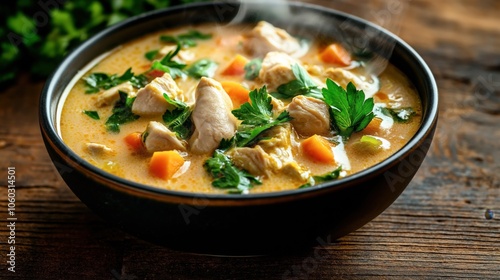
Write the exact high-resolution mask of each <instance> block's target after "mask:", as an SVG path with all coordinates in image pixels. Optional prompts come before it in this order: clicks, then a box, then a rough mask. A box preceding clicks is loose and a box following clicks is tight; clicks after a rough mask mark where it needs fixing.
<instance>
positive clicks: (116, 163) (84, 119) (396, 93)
mask: <svg viewBox="0 0 500 280" xmlns="http://www.w3.org/2000/svg"><path fill="white" fill-rule="evenodd" d="M252 28H253V26H248V25H246V26H240V25H236V26H216V25H201V26H193V27H184V28H179V29H173V30H164V31H161V32H156V33H152V34H148V35H145V36H143V37H142V38H139V39H136V40H133V41H131V42H124V44H123V45H122V46H121V47H120V48H118V49H116V50H115V51H113V52H112V53H110V54H109V55H108V56H107V57H105V58H104V59H103V60H102V61H99V62H98V64H97V65H95V66H94V67H93V68H92V69H91V70H90V71H89V72H88V73H86V74H84V76H85V75H88V74H90V73H94V72H104V73H109V74H118V75H121V74H122V73H124V72H125V70H126V69H128V68H129V67H132V71H133V72H134V73H136V74H137V73H143V72H145V71H147V70H148V69H149V68H150V66H151V61H149V60H148V59H146V58H145V56H144V54H145V53H146V52H148V51H151V50H155V49H160V48H162V47H164V46H165V45H166V44H165V43H162V42H160V40H159V36H160V35H165V34H168V35H175V34H180V33H183V32H186V31H187V30H193V29H196V30H198V31H200V32H202V33H209V34H212V35H213V37H212V39H209V40H199V41H196V43H197V46H196V47H192V48H189V49H186V50H187V51H189V52H190V53H192V55H193V56H194V57H193V58H192V61H196V60H198V59H202V58H210V59H212V60H214V61H216V62H217V63H218V69H217V71H216V73H215V76H214V77H213V78H214V79H215V80H217V81H236V82H239V83H241V84H243V85H244V86H245V87H247V88H249V89H255V88H260V87H261V86H262V85H263V84H262V83H259V81H258V80H257V81H248V80H245V78H244V76H243V75H239V76H226V75H222V74H221V72H222V71H223V70H224V69H225V68H226V66H227V65H228V64H229V63H230V62H231V60H232V59H233V58H234V57H235V56H236V55H237V54H241V55H244V56H245V57H247V58H249V59H251V58H252V56H251V55H249V54H247V53H246V52H245V51H244V50H243V48H242V47H241V44H240V40H241V34H242V33H244V32H247V31H248V30H250V29H252ZM323 47H324V44H322V43H319V42H311V44H310V45H309V49H308V52H307V53H306V54H305V55H304V56H302V57H300V58H299V61H300V63H301V64H302V65H303V66H314V65H316V66H319V67H320V69H325V68H327V67H332V65H328V64H326V63H324V62H322V61H321V60H320V59H319V56H318V54H319V53H320V52H321V49H322V48H323ZM308 69H309V68H308ZM363 71H364V69H363V67H362V66H358V67H356V68H355V69H352V72H353V73H363ZM311 72H313V73H311ZM309 73H310V75H311V76H312V77H313V78H317V79H323V78H324V77H322V76H321V75H320V76H317V75H316V76H315V73H314V71H309ZM378 78H379V81H380V89H379V92H383V93H385V94H387V96H388V97H389V101H388V104H389V105H391V106H397V107H411V108H413V110H414V111H415V112H416V114H415V116H414V117H413V118H412V119H411V120H410V121H409V122H407V123H397V122H394V124H393V125H392V127H391V128H390V129H381V130H379V131H377V132H375V133H372V135H374V136H377V137H381V138H383V139H385V140H387V141H388V142H389V143H390V148H388V149H382V150H377V151H368V150H366V149H362V148H360V147H359V145H358V144H359V143H358V142H359V139H360V138H361V136H363V135H364V134H366V133H365V132H364V131H361V132H357V133H354V134H353V135H352V136H351V137H350V138H349V140H348V141H347V142H346V143H345V156H346V157H347V158H348V161H349V165H350V169H349V166H347V168H346V166H345V165H343V167H344V171H343V173H342V176H349V175H350V174H353V173H356V172H358V171H360V170H363V169H366V168H368V167H370V166H373V165H375V164H377V163H379V162H380V161H382V160H384V159H386V158H387V157H389V156H390V155H391V154H393V153H395V152H396V151H398V150H399V149H401V148H402V147H403V146H404V145H405V144H406V143H407V142H408V141H409V139H411V137H412V136H413V135H414V134H415V132H416V131H417V129H418V127H419V125H420V119H421V102H420V100H419V97H418V95H417V93H416V92H415V90H414V89H413V87H412V86H411V84H410V82H409V81H408V79H407V78H406V77H405V76H404V75H403V74H402V73H400V72H399V71H398V70H397V69H396V68H395V67H394V66H392V65H388V67H387V68H386V69H385V70H384V72H383V73H382V74H380V75H379V76H378ZM197 82H198V80H197V79H194V78H187V79H186V80H185V81H178V83H177V84H178V86H179V88H180V89H181V90H183V91H184V92H193V90H194V88H195V87H196V85H197ZM323 82H324V79H323ZM85 90H86V87H85V83H84V81H83V80H81V79H80V80H79V81H78V82H77V83H76V84H75V86H74V87H73V88H72V89H71V91H70V93H69V95H68V96H67V99H66V100H65V103H64V107H63V109H62V114H61V119H60V129H61V134H62V138H63V140H64V142H65V143H66V144H67V145H68V146H69V147H70V148H71V149H72V150H73V151H74V152H76V153H77V154H78V155H80V156H81V157H82V158H83V159H85V160H86V161H88V162H90V163H91V164H93V165H95V166H97V167H99V168H102V169H103V170H105V171H107V172H109V173H112V174H115V175H117V176H120V177H123V178H125V179H128V180H131V181H135V182H139V183H142V184H146V185H151V186H155V187H158V188H164V189H169V190H179V191H188V192H199V193H224V192H225V190H221V189H217V188H215V187H213V186H212V185H211V182H212V180H213V178H212V177H211V176H210V175H209V174H208V173H207V171H206V170H205V169H204V167H203V164H204V162H205V161H206V160H207V159H208V158H209V157H211V154H204V155H194V154H191V153H189V150H188V152H183V153H182V155H183V156H184V158H185V160H186V164H185V165H184V166H183V167H182V168H181V170H180V171H179V172H177V173H176V175H175V176H174V178H172V179H169V180H164V179H159V178H156V177H154V176H152V175H151V174H150V173H149V171H148V165H149V160H150V158H151V154H150V153H134V152H132V151H131V150H130V149H129V147H128V146H127V145H126V143H125V141H124V137H125V136H126V135H127V134H129V133H132V132H143V131H144V130H145V128H146V126H147V125H148V123H149V122H150V121H153V120H154V121H159V122H162V118H161V116H157V117H141V118H139V119H138V120H136V121H133V122H130V123H127V124H124V125H121V126H120V129H121V131H120V133H111V132H109V131H107V130H106V126H105V121H106V119H107V117H108V116H110V115H111V110H112V108H113V106H112V105H111V106H107V107H103V108H96V106H95V102H96V101H95V100H96V96H97V94H85ZM188 101H193V102H194V100H192V99H191V100H188ZM377 101H378V100H377V98H375V102H377ZM285 103H286V102H285ZM83 110H95V111H97V112H98V113H99V115H100V118H101V119H100V120H94V119H92V118H90V117H88V116H87V115H85V114H83V113H82V111H83ZM292 138H293V141H292V143H295V145H293V147H292V150H293V151H294V158H295V160H296V161H297V163H299V165H301V166H304V167H306V168H307V169H308V170H309V171H310V173H311V174H312V175H321V174H324V173H327V172H330V171H332V170H334V169H336V168H337V167H338V166H339V165H340V163H339V162H336V163H335V164H321V163H315V162H313V161H311V160H309V159H307V157H305V156H304V155H303V153H302V152H301V151H300V149H299V148H298V145H299V143H300V142H301V141H303V139H304V138H303V137H299V136H297V135H296V134H295V133H292ZM85 143H99V144H103V145H106V146H107V147H109V148H110V149H112V150H113V153H112V154H111V155H108V156H106V157H99V156H92V155H91V154H89V153H87V152H86V150H85ZM337 152H338V151H337V150H335V149H334V154H335V158H336V159H337V158H338V157H339V158H340V157H342V155H339V154H338V153H337ZM260 179H261V181H262V185H256V186H255V187H253V188H252V189H251V190H250V192H251V193H261V192H274V191H282V190H290V189H297V188H298V187H299V186H301V185H302V184H304V182H303V181H300V180H296V179H294V178H292V177H290V176H287V175H286V174H273V175H272V176H269V177H260Z"/></svg>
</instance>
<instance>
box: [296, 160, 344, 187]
mask: <svg viewBox="0 0 500 280" xmlns="http://www.w3.org/2000/svg"><path fill="white" fill-rule="evenodd" d="M340 172H342V166H339V167H338V168H337V169H335V170H333V171H332V172H330V173H326V174H323V175H319V176H312V177H311V178H310V179H309V182H308V183H306V184H304V185H302V186H300V187H299V189H303V188H308V187H311V186H314V185H316V184H319V183H323V182H327V181H331V180H336V179H338V178H339V177H340Z"/></svg>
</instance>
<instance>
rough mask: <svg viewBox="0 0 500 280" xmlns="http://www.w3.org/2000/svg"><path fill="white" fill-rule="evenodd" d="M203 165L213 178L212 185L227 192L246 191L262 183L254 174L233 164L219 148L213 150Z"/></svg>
mask: <svg viewBox="0 0 500 280" xmlns="http://www.w3.org/2000/svg"><path fill="white" fill-rule="evenodd" d="M203 166H204V167H205V170H207V172H208V173H210V175H212V177H213V178H215V180H214V181H213V182H212V186H214V187H216V188H219V189H225V190H227V191H228V192H229V193H246V192H248V190H249V189H251V188H252V187H253V186H254V185H260V184H262V182H261V181H259V180H258V179H257V178H255V177H254V176H252V175H250V174H249V173H247V172H246V171H243V170H240V169H238V168H237V167H236V166H234V165H233V163H232V162H231V160H230V159H229V158H228V157H227V156H226V155H225V154H224V153H223V152H222V151H221V150H215V152H214V154H213V156H212V157H211V158H209V159H208V160H207V161H205V164H204V165H203Z"/></svg>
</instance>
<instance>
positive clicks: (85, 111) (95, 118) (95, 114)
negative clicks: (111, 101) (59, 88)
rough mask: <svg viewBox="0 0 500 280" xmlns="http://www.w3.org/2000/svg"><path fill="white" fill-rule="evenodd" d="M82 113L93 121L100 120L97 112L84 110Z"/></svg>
mask: <svg viewBox="0 0 500 280" xmlns="http://www.w3.org/2000/svg"><path fill="white" fill-rule="evenodd" d="M83 113H84V114H85V115H87V116H89V117H91V118H92V119H94V120H100V119H101V118H100V117H99V113H98V112H97V111H87V110H84V111H83Z"/></svg>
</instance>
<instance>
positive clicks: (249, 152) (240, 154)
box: [228, 145, 272, 176]
mask: <svg viewBox="0 0 500 280" xmlns="http://www.w3.org/2000/svg"><path fill="white" fill-rule="evenodd" d="M228 154H229V156H230V157H231V160H232V162H233V163H234V165H235V166H237V167H239V168H241V169H244V170H246V171H248V172H250V174H252V175H254V176H261V175H265V176H269V175H270V174H271V170H272V169H271V167H272V163H271V162H272V159H271V157H270V156H269V154H267V153H266V152H265V151H264V150H263V149H262V147H260V146H259V145H257V146H255V147H253V148H248V147H243V148H234V149H231V150H230V151H229V153H228Z"/></svg>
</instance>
